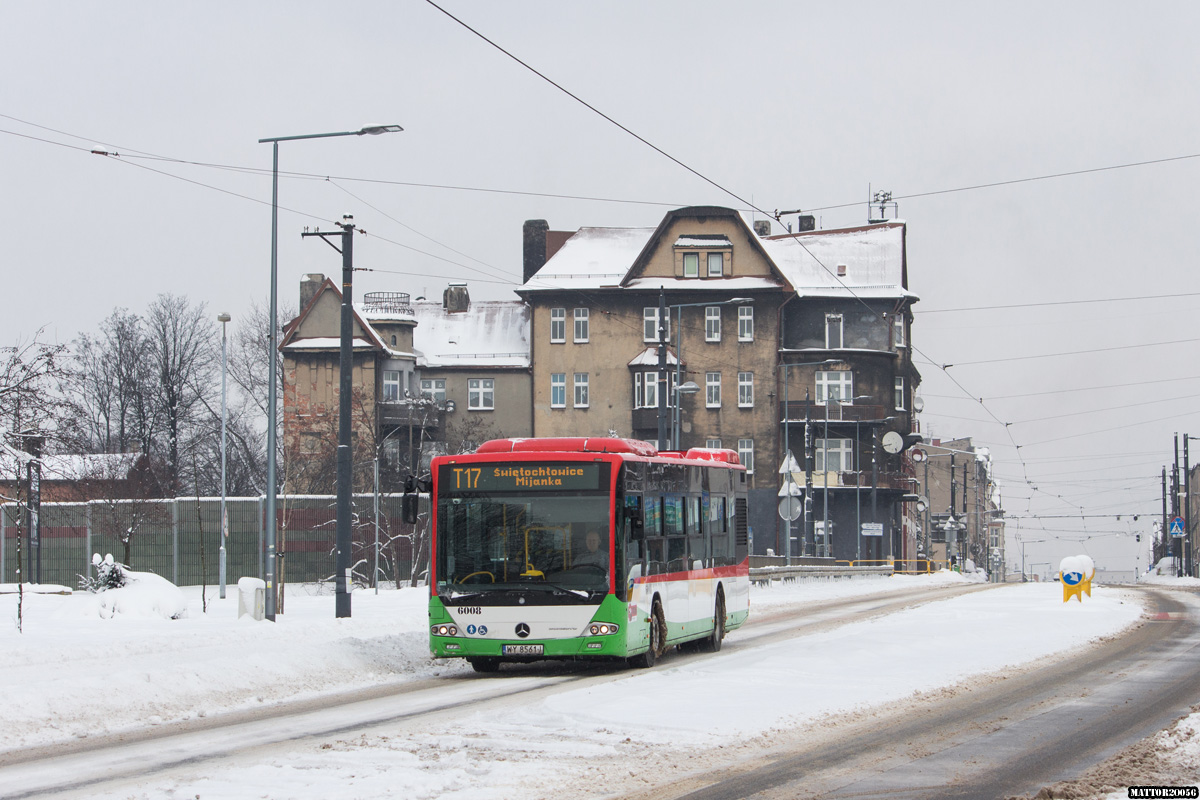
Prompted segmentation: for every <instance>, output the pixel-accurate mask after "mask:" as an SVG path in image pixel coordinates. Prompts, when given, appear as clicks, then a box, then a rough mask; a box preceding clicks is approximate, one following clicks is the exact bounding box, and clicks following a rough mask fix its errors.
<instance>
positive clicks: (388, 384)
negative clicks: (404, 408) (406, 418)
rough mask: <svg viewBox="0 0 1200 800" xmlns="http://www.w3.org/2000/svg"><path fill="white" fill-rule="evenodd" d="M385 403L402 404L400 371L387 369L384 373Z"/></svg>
mask: <svg viewBox="0 0 1200 800" xmlns="http://www.w3.org/2000/svg"><path fill="white" fill-rule="evenodd" d="M383 402H385V403H399V402H400V371H399V370H391V369H385V370H384V371H383Z"/></svg>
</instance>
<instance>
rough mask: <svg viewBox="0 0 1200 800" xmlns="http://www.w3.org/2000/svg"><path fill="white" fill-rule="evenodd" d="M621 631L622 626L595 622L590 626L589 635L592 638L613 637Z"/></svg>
mask: <svg viewBox="0 0 1200 800" xmlns="http://www.w3.org/2000/svg"><path fill="white" fill-rule="evenodd" d="M619 630H621V626H620V625H618V624H616V623H615V622H593V623H592V624H591V625H589V626H588V633H589V634H591V635H592V636H611V635H612V634H614V633H616V632H617V631H619Z"/></svg>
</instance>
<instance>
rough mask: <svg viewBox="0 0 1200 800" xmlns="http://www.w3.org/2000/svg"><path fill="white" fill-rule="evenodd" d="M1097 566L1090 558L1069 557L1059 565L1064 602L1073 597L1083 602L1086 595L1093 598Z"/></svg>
mask: <svg viewBox="0 0 1200 800" xmlns="http://www.w3.org/2000/svg"><path fill="white" fill-rule="evenodd" d="M1095 574H1096V565H1095V563H1094V562H1093V561H1092V559H1091V558H1090V557H1089V556H1067V557H1066V558H1064V559H1063V560H1062V562H1061V563H1060V564H1059V565H1058V578H1059V580H1060V581H1062V587H1063V602H1064V603H1065V602H1067V601H1068V600H1070V599H1071V598H1072V597H1074V598H1076V599H1077V600H1079V602H1081V603H1082V602H1083V595H1084V593H1086V594H1087V596H1088V597H1091V596H1092V578H1093V577H1094V576H1095Z"/></svg>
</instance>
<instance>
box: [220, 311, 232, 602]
mask: <svg viewBox="0 0 1200 800" xmlns="http://www.w3.org/2000/svg"><path fill="white" fill-rule="evenodd" d="M231 319H233V317H231V316H229V313H228V312H226V311H222V312H221V313H220V314H217V322H219V323H221V548H220V550H219V551H218V553H219V555H218V557H217V572H218V573H219V579H220V584H221V590H220V596H221V599H222V600H224V599H225V576H226V572H225V540H226V539H228V538H229V514H228V512H227V511H226V510H225V494H226V488H225V442H226V437H225V426H226V405H225V386H226V377H225V376H226V372H227V370H226V365H227V363H228V362H227V361H226V358H225V324H226V323H227V322H229V320H231Z"/></svg>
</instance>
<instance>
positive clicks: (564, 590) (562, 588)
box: [545, 582, 592, 600]
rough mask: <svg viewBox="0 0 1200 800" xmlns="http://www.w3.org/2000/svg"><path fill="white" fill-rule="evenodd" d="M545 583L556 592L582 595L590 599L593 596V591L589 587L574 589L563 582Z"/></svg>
mask: <svg viewBox="0 0 1200 800" xmlns="http://www.w3.org/2000/svg"><path fill="white" fill-rule="evenodd" d="M545 585H546V586H547V587H548V588H550V589H553V590H554V593H555V594H567V593H570V594H573V595H575V596H576V597H582V598H583V599H584V600H588V599H590V598H591V596H592V592H591V591H590V590H588V589H573V588H571V587H570V586H563V585H562V584H561V583H550V582H547V583H546V584H545Z"/></svg>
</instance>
